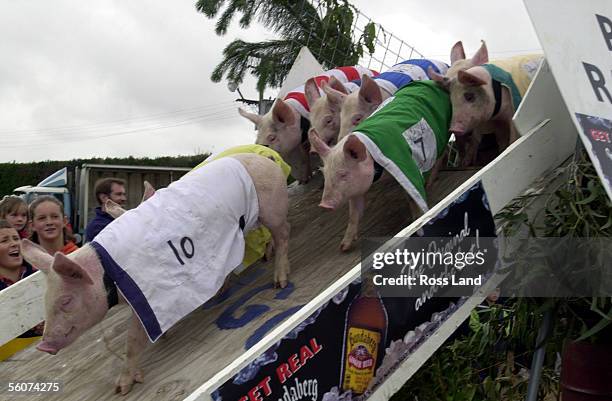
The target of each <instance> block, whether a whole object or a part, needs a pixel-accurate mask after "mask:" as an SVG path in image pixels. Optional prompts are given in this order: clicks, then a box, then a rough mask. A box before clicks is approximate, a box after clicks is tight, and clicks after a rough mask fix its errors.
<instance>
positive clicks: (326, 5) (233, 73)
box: [196, 0, 375, 93]
mask: <svg viewBox="0 0 612 401" xmlns="http://www.w3.org/2000/svg"><path fill="white" fill-rule="evenodd" d="M320 1H321V3H320V5H319V8H318V9H317V8H316V7H314V6H313V5H312V4H311V3H310V1H308V0H227V1H226V0H198V1H197V3H196V9H197V10H198V11H199V12H201V13H203V14H204V15H206V16H207V17H208V18H211V19H212V18H215V17H217V15H219V14H220V16H219V18H218V20H217V23H216V28H215V32H216V33H217V34H218V35H224V34H226V33H227V28H228V26H229V25H230V23H231V21H232V19H233V17H234V16H235V15H236V14H242V16H241V17H240V20H239V23H240V26H241V27H242V28H248V27H249V26H250V24H251V22H252V21H253V19H254V18H256V19H257V20H258V21H259V22H260V23H261V24H263V25H264V26H265V27H266V28H268V29H270V30H272V31H273V32H275V33H276V34H278V36H279V38H278V39H275V40H267V41H263V42H245V41H243V40H239V39H236V40H234V41H233V42H231V43H230V44H229V45H227V47H226V48H225V49H224V50H223V60H222V61H221V62H220V63H219V65H217V66H216V67H215V69H214V71H213V73H212V76H211V79H212V81H213V82H219V81H221V79H222V78H223V77H224V76H225V77H226V78H227V80H228V81H231V82H236V83H241V82H242V80H243V78H244V75H245V74H246V73H247V72H250V73H251V74H252V75H254V76H255V77H256V78H257V90H258V91H259V92H260V93H263V90H264V89H265V88H266V87H268V86H269V87H279V86H280V85H281V84H282V83H283V80H284V79H285V77H286V76H287V74H288V73H289V70H290V69H291V66H292V65H293V62H294V60H295V58H296V56H297V54H298V53H299V51H300V48H301V47H302V46H308V48H309V49H310V51H311V52H312V53H313V55H314V56H315V57H316V58H317V60H318V61H319V62H320V63H321V65H323V67H324V68H325V69H331V68H333V67H337V66H343V65H355V64H357V62H358V61H359V58H360V57H361V56H362V55H363V53H364V47H365V48H367V50H368V51H369V52H370V53H373V52H374V39H375V38H374V35H375V29H374V24H373V23H369V24H368V25H367V26H366V29H365V30H364V33H363V34H362V35H361V36H360V37H359V38H358V39H357V41H356V42H354V41H353V39H352V37H351V30H352V27H353V24H354V20H355V12H356V9H355V8H354V7H353V6H352V5H351V4H349V3H348V1H346V0H320ZM223 6H226V7H225V9H224V11H223V12H221V8H223Z"/></svg>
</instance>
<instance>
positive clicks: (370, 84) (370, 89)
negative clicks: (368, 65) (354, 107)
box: [359, 74, 382, 106]
mask: <svg viewBox="0 0 612 401" xmlns="http://www.w3.org/2000/svg"><path fill="white" fill-rule="evenodd" d="M359 100H363V101H365V102H366V103H369V104H372V105H374V106H378V105H379V104H381V103H382V93H380V88H379V87H378V85H376V82H374V80H373V79H372V78H370V77H368V76H367V75H365V74H364V75H363V76H362V77H361V87H360V88H359Z"/></svg>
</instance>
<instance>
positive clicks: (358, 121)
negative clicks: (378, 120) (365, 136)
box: [353, 116, 363, 125]
mask: <svg viewBox="0 0 612 401" xmlns="http://www.w3.org/2000/svg"><path fill="white" fill-rule="evenodd" d="M362 119H363V116H355V117H353V125H357V124H359V123H360V122H361V120H362Z"/></svg>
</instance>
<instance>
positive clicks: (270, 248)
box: [264, 239, 274, 262]
mask: <svg viewBox="0 0 612 401" xmlns="http://www.w3.org/2000/svg"><path fill="white" fill-rule="evenodd" d="M273 256H274V240H273V239H271V240H270V242H268V245H266V253H265V255H264V258H265V261H266V262H267V261H268V260H272V257H273Z"/></svg>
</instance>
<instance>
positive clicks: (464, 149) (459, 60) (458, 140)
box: [429, 40, 489, 167]
mask: <svg viewBox="0 0 612 401" xmlns="http://www.w3.org/2000/svg"><path fill="white" fill-rule="evenodd" d="M450 60H451V65H450V67H449V69H448V70H447V72H446V74H439V73H437V72H436V71H434V70H433V69H430V70H429V75H430V76H431V78H432V79H433V80H434V81H436V82H437V83H438V84H439V85H440V86H442V87H443V88H445V89H446V90H449V88H450V83H451V80H453V79H456V78H457V74H458V73H459V71H465V70H467V69H469V68H472V67H474V66H478V65H482V64H485V63H487V62H488V61H489V52H488V49H487V44H486V43H485V41H484V40H483V41H482V43H481V45H480V48H479V49H478V51H476V53H474V55H473V56H472V58H471V59H469V60H468V59H466V57H465V50H464V48H463V42H461V41H458V42H457V43H455V44H454V45H453V46H452V47H451V51H450ZM479 144H480V137H479V136H478V135H477V136H472V133H471V132H468V133H467V134H465V135H460V134H455V146H456V147H457V151H458V153H459V160H460V164H461V166H462V167H468V166H470V165H472V164H473V160H474V158H475V157H476V152H477V150H478V145H479Z"/></svg>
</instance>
